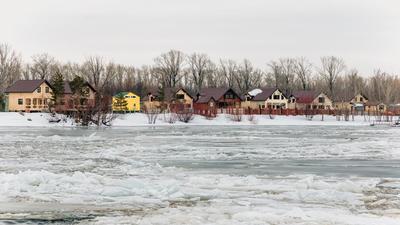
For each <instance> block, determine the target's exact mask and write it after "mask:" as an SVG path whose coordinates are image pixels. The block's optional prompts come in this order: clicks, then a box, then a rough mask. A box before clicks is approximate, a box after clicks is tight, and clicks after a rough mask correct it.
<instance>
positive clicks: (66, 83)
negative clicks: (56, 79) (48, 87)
mask: <svg viewBox="0 0 400 225" xmlns="http://www.w3.org/2000/svg"><path fill="white" fill-rule="evenodd" d="M69 83H70V82H69V81H64V94H72V89H71V85H70V84H69ZM85 85H86V86H88V87H89V88H90V89H92V91H93V92H96V89H94V87H93V86H92V85H90V84H89V83H88V82H86V83H85Z"/></svg>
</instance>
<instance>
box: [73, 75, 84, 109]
mask: <svg viewBox="0 0 400 225" xmlns="http://www.w3.org/2000/svg"><path fill="white" fill-rule="evenodd" d="M69 86H70V87H71V91H72V94H73V96H74V99H75V102H76V103H78V102H79V104H80V105H83V104H84V103H85V101H86V99H87V98H88V97H89V90H88V88H87V86H86V82H85V80H84V79H83V78H82V77H80V76H76V77H75V78H74V79H73V80H72V81H71V82H69Z"/></svg>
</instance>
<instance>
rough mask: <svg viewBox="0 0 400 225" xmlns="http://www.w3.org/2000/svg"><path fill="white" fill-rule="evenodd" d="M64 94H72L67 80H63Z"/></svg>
mask: <svg viewBox="0 0 400 225" xmlns="http://www.w3.org/2000/svg"><path fill="white" fill-rule="evenodd" d="M64 94H72V90H71V86H70V85H69V81H64Z"/></svg>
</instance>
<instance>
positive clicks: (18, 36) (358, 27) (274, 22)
mask: <svg viewBox="0 0 400 225" xmlns="http://www.w3.org/2000/svg"><path fill="white" fill-rule="evenodd" d="M0 6H1V13H0V42H3V43H4V42H5V43H8V44H10V45H11V46H12V47H13V48H14V49H16V50H17V51H19V52H21V53H22V54H23V56H24V59H26V60H29V58H30V57H31V56H32V55H33V54H37V53H43V52H47V53H49V54H50V55H52V56H54V57H56V58H58V59H60V60H62V61H76V62H77V61H81V60H83V59H84V58H85V57H88V56H90V55H101V56H104V57H105V58H106V59H111V60H114V61H115V62H118V63H123V64H130V65H135V66H140V65H142V64H148V63H152V62H153V59H154V58H155V57H156V56H158V55H159V54H160V53H162V52H165V51H168V50H169V49H179V50H182V51H183V52H185V53H191V52H202V53H207V54H209V55H210V56H211V58H213V59H214V60H217V59H218V58H220V57H221V58H231V59H235V60H241V59H243V58H248V59H250V60H251V61H252V62H253V63H254V64H255V65H256V66H259V67H261V68H265V67H266V62H268V61H270V60H272V59H277V58H279V57H296V56H305V57H308V58H309V59H310V60H311V61H312V62H314V63H315V64H318V63H319V57H320V56H324V55H335V56H341V57H343V58H344V59H345V61H346V63H347V65H348V66H349V67H355V68H358V69H359V71H361V72H362V73H363V74H370V73H371V72H372V71H373V70H374V69H375V68H382V69H383V70H385V71H387V72H390V73H398V74H400V1H398V0H335V1H333V0H142V1H140V0H34V1H33V0H0Z"/></svg>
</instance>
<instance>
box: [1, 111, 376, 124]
mask: <svg viewBox="0 0 400 225" xmlns="http://www.w3.org/2000/svg"><path fill="white" fill-rule="evenodd" d="M165 116H167V117H168V114H165V115H164V114H160V115H159V116H158V118H157V120H156V123H155V124H148V122H147V117H146V115H145V114H144V113H132V114H119V115H118V117H117V118H116V119H115V120H114V121H113V122H112V126H109V127H110V128H124V127H164V126H167V127H174V126H180V127H181V126H255V127H256V126H369V125H370V124H371V122H372V121H373V119H374V117H370V121H368V118H367V119H365V118H364V116H355V117H354V121H353V120H352V119H350V120H349V121H344V120H341V121H337V120H336V117H335V116H328V115H324V120H323V121H322V120H321V115H316V116H315V117H314V118H313V119H312V120H308V119H306V118H305V116H286V115H276V116H275V117H274V119H270V118H269V117H268V115H254V119H253V121H250V120H249V119H248V116H247V115H243V116H242V120H241V121H240V122H237V121H232V120H231V119H230V118H229V116H228V115H226V114H219V115H218V116H217V117H215V118H213V119H207V118H205V117H203V116H200V115H194V118H193V120H191V121H190V122H189V123H184V122H180V121H178V120H176V121H175V122H174V123H169V122H167V121H168V118H165ZM48 119H49V114H48V113H25V114H20V113H17V112H1V113H0V127H49V128H51V127H81V126H79V125H76V124H75V123H74V122H73V121H72V120H71V119H67V120H66V122H59V123H50V122H49V120H48ZM89 127H94V126H89ZM101 127H107V126H101Z"/></svg>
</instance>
